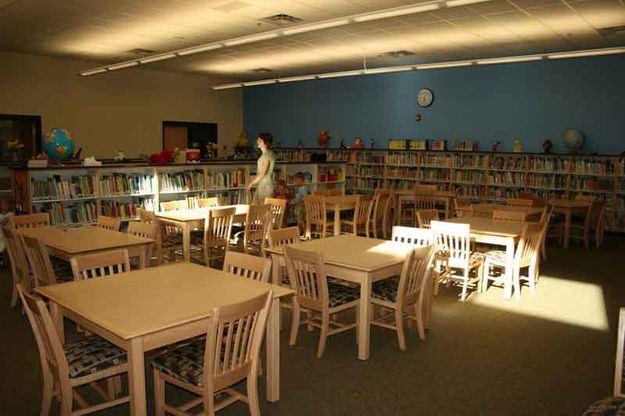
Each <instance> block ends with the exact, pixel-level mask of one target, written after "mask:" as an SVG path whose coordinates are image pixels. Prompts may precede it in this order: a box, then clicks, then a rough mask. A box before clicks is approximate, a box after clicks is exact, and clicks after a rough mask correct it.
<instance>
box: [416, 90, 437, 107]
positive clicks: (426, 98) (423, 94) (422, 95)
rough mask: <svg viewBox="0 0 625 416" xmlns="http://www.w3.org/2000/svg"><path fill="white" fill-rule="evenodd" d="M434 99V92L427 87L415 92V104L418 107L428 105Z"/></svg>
mask: <svg viewBox="0 0 625 416" xmlns="http://www.w3.org/2000/svg"><path fill="white" fill-rule="evenodd" d="M432 101H434V93H433V92H432V90H430V89H428V88H422V89H420V90H419V92H418V93H417V104H419V107H429V106H431V105H432Z"/></svg>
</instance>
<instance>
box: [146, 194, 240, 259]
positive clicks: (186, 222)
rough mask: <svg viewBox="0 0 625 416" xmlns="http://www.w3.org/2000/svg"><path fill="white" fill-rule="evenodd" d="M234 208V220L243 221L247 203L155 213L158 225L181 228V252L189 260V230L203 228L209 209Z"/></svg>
mask: <svg viewBox="0 0 625 416" xmlns="http://www.w3.org/2000/svg"><path fill="white" fill-rule="evenodd" d="M220 208H235V214H234V215H235V218H234V219H235V222H243V221H245V215H246V214H247V211H248V208H249V205H244V204H239V205H223V206H219V207H214V208H198V209H185V210H179V211H162V212H157V213H155V215H156V219H157V220H158V222H159V226H160V227H164V226H166V225H171V226H174V227H177V228H180V230H182V252H183V255H184V260H185V261H190V260H191V230H193V229H194V228H201V229H203V228H204V219H205V218H206V215H207V214H208V211H209V210H211V209H220Z"/></svg>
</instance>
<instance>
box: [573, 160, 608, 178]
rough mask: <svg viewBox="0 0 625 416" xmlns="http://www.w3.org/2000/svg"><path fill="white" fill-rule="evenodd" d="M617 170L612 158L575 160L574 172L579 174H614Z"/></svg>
mask: <svg viewBox="0 0 625 416" xmlns="http://www.w3.org/2000/svg"><path fill="white" fill-rule="evenodd" d="M615 170H616V166H615V163H614V161H612V160H575V161H573V166H572V170H571V171H572V173H575V174H578V175H584V174H585V175H606V176H612V175H614V172H615Z"/></svg>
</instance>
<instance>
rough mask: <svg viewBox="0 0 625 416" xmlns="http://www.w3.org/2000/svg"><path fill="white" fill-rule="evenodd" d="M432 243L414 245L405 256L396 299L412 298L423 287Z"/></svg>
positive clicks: (432, 250)
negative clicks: (420, 245)
mask: <svg viewBox="0 0 625 416" xmlns="http://www.w3.org/2000/svg"><path fill="white" fill-rule="evenodd" d="M433 253H434V245H432V244H430V245H427V246H422V247H416V248H415V249H413V250H411V251H410V253H408V255H407V256H406V259H405V260H404V264H403V266H402V271H401V275H400V278H399V286H398V288H397V293H398V296H397V299H398V301H402V300H404V299H405V298H408V299H407V300H409V299H410V298H414V297H415V296H416V295H417V294H418V293H419V292H421V291H422V289H423V284H424V281H425V279H426V275H427V273H428V272H429V269H430V267H431V266H432V260H433Z"/></svg>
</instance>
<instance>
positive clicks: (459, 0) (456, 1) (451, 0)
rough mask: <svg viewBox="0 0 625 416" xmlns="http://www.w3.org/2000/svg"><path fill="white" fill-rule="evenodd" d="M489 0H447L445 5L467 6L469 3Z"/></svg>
mask: <svg viewBox="0 0 625 416" xmlns="http://www.w3.org/2000/svg"><path fill="white" fill-rule="evenodd" d="M486 1H490V0H447V2H446V4H447V7H457V6H468V5H470V4H476V3H484V2H486Z"/></svg>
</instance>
